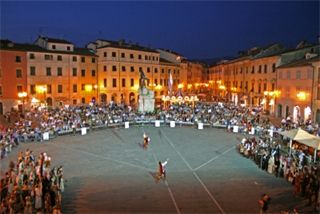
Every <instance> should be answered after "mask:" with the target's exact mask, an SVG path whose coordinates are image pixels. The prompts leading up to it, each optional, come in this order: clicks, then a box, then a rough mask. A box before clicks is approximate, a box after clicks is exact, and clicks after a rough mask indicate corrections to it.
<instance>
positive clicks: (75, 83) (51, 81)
mask: <svg viewBox="0 0 320 214" xmlns="http://www.w3.org/2000/svg"><path fill="white" fill-rule="evenodd" d="M26 51H27V70H28V72H27V85H28V90H27V93H28V94H29V99H30V104H31V105H37V104H39V103H46V104H48V105H49V106H56V105H62V104H69V105H70V104H74V105H75V104H80V103H89V102H91V101H93V100H96V99H97V94H96V93H95V91H94V88H95V85H96V84H97V80H98V75H97V56H96V55H95V54H94V53H92V52H90V51H89V50H88V49H84V48H76V47H74V45H73V44H72V43H70V42H68V41H66V40H60V39H53V38H47V37H39V38H38V39H37V40H36V42H35V45H32V46H30V47H29V48H28V49H27V50H26Z"/></svg>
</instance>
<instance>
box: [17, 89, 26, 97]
mask: <svg viewBox="0 0 320 214" xmlns="http://www.w3.org/2000/svg"><path fill="white" fill-rule="evenodd" d="M27 95H28V94H27V92H25V91H23V92H19V93H18V97H19V98H25V97H27Z"/></svg>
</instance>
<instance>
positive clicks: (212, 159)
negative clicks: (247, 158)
mask: <svg viewBox="0 0 320 214" xmlns="http://www.w3.org/2000/svg"><path fill="white" fill-rule="evenodd" d="M235 147H236V146H233V147H231V148H229V149H227V150H226V151H224V152H222V153H221V154H219V155H217V156H215V157H213V158H211V159H210V160H208V161H207V162H205V163H204V164H201V165H200V166H198V167H196V168H194V171H197V170H198V169H200V168H201V167H203V166H205V165H207V164H208V163H210V162H212V161H214V160H215V159H217V158H219V157H221V156H222V155H224V154H226V153H227V152H229V151H231V150H232V149H234V148H235Z"/></svg>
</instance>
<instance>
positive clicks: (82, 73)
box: [81, 69, 86, 77]
mask: <svg viewBox="0 0 320 214" xmlns="http://www.w3.org/2000/svg"><path fill="white" fill-rule="evenodd" d="M81 76H82V77H85V76H86V70H84V69H82V70H81Z"/></svg>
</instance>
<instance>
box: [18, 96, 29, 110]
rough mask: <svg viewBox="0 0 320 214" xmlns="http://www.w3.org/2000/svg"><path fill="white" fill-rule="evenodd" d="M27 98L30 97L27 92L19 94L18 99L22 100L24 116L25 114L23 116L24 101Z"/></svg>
mask: <svg viewBox="0 0 320 214" xmlns="http://www.w3.org/2000/svg"><path fill="white" fill-rule="evenodd" d="M27 96H28V94H27V92H25V91H23V92H19V93H18V97H19V98H20V99H21V100H22V114H23V116H24V101H25V98H26V97H27Z"/></svg>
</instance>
